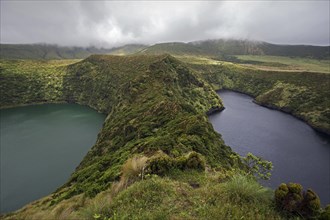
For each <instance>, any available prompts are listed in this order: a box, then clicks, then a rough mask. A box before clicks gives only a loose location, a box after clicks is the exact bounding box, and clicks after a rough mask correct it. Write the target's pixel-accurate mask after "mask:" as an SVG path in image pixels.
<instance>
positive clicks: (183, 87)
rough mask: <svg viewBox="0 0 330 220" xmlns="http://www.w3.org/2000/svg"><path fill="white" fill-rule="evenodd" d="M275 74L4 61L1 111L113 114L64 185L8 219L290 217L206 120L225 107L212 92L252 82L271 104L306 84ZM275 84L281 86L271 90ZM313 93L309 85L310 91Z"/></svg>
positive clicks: (152, 59) (170, 60)
mask: <svg viewBox="0 0 330 220" xmlns="http://www.w3.org/2000/svg"><path fill="white" fill-rule="evenodd" d="M270 76H271V77H270V80H266V79H264V78H266V75H265V73H263V72H257V73H254V72H253V71H252V70H251V72H248V73H246V69H244V70H242V69H241V68H240V67H237V66H235V65H232V64H231V65H230V66H219V65H197V64H189V63H188V64H187V63H184V62H181V61H179V60H178V59H176V58H174V57H172V56H170V55H157V56H155V55H139V56H109V55H93V56H90V57H88V58H87V59H85V60H82V61H79V62H77V61H70V60H67V61H31V60H29V61H24V60H21V61H17V60H16V61H13V60H12V61H8V60H6V61H4V60H2V61H0V79H1V84H0V92H1V94H2V96H1V102H0V104H1V107H10V106H17V105H23V104H37V103H49V102H69V103H78V104H82V105H88V106H90V107H92V108H94V109H96V110H98V111H100V112H103V113H105V114H107V118H106V120H105V122H104V124H103V127H102V130H101V132H100V133H99V135H98V138H97V141H96V144H95V145H94V146H93V147H92V148H91V150H90V151H89V152H88V154H87V155H86V156H85V157H84V159H83V161H82V162H81V163H80V165H79V166H78V167H77V169H76V170H75V172H74V173H73V174H72V175H71V177H70V179H69V180H68V181H67V182H66V183H65V184H64V185H63V186H61V187H60V188H59V189H58V190H56V192H54V193H52V194H50V195H49V196H47V197H44V198H42V199H40V200H38V201H35V202H33V203H31V204H28V205H27V206H25V207H24V208H22V209H21V210H18V211H17V212H14V213H10V214H8V215H5V216H3V218H4V219H47V218H48V219H49V218H52V219H100V218H101V219H104V218H106V219H108V218H110V219H117V218H133V217H134V218H140V219H148V218H149V219H159V218H162V219H173V218H174V219H182V218H185V219H187V218H188V219H214V218H216V219H217V218H218V219H221V218H224V219H228V218H233V219H241V218H250V219H252V218H254V217H257V218H260V219H267V218H273V219H282V218H286V217H288V216H287V215H285V214H283V213H282V212H280V211H279V210H277V209H276V208H275V200H274V196H273V192H272V191H270V190H268V189H266V188H264V187H262V186H260V185H259V184H258V183H257V182H256V180H255V178H254V176H253V175H251V174H249V173H250V171H251V170H250V169H249V167H248V166H247V164H246V163H245V162H244V161H245V160H244V158H240V157H239V156H238V155H237V154H236V153H234V152H232V150H231V149H230V147H228V146H226V145H225V144H224V142H223V140H222V139H221V135H219V134H217V133H216V132H215V131H214V129H213V127H212V125H211V124H210V123H209V121H208V118H207V114H206V113H207V112H210V110H212V111H214V110H221V109H222V108H223V105H222V102H221V99H220V98H219V97H218V96H217V94H216V93H215V90H214V88H220V87H225V88H232V89H235V88H240V87H241V86H242V85H241V84H242V83H243V82H244V83H246V82H249V83H247V85H245V87H242V88H244V91H245V92H247V93H251V94H252V95H255V96H257V95H262V94H263V95H264V96H265V97H269V100H274V97H273V96H267V94H268V93H269V92H268V93H267V91H268V90H269V89H271V88H272V86H273V85H277V86H281V85H282V84H283V83H285V84H290V83H292V84H294V83H296V84H295V85H296V87H293V88H295V89H297V91H300V90H301V88H300V86H305V84H304V83H305V82H304V81H302V82H300V81H297V80H296V78H295V77H294V76H292V77H288V78H283V75H282V74H278V75H276V74H274V75H273V74H271V75H270ZM281 77H282V78H283V79H282V78H281ZM277 79H280V80H283V83H282V84H281V83H280V84H279V85H278V84H274V82H275V81H276V80H277ZM315 80H319V78H318V77H316V78H315ZM317 83H318V81H315V84H317ZM255 85H257V86H258V87H257V88H255V87H254V86H255ZM313 85H314V84H313ZM276 88H277V87H276ZM290 88H291V87H290ZM316 88H317V87H316V86H315V87H314V86H313V87H310V89H311V90H312V92H317V91H318V90H316ZM271 91H273V90H270V92H271ZM284 91H286V90H284ZM290 91H291V90H288V92H290ZM295 91H296V90H294V92H295ZM304 91H307V89H306V90H303V92H304ZM286 92H287V91H286ZM265 94H266V95H265ZM285 94H287V93H285ZM289 94H290V93H289ZM294 94H295V93H294ZM298 94H300V93H298ZM303 94H304V93H303ZM312 94H313V93H312ZM275 97H277V96H275ZM285 97H286V98H287V100H291V96H290V95H289V96H287V95H286V96H285ZM275 101H277V100H276V99H275ZM313 101H318V103H319V100H317V99H310V102H313ZM325 101H328V100H325ZM289 103H291V102H289ZM318 103H317V104H318ZM314 104H315V105H316V103H314ZM300 105H301V103H298V104H297V106H298V107H299V106H300ZM319 108H320V109H321V111H323V110H324V109H322V108H324V106H323V105H320V106H319ZM317 117H319V116H318V115H316V118H317ZM133 198H134V199H133ZM313 201H314V200H313Z"/></svg>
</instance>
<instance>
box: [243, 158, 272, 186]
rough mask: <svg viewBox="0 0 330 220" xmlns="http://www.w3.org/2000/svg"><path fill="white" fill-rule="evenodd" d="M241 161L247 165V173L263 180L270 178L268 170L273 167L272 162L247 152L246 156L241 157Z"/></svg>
mask: <svg viewBox="0 0 330 220" xmlns="http://www.w3.org/2000/svg"><path fill="white" fill-rule="evenodd" d="M242 162H243V164H245V165H246V166H247V168H248V172H249V174H251V175H253V176H255V177H257V178H260V179H264V180H268V179H269V178H270V176H271V172H270V171H271V170H272V169H273V164H272V162H270V161H267V160H264V159H262V158H261V157H258V156H255V155H253V154H252V153H248V154H247V155H246V157H243V158H242Z"/></svg>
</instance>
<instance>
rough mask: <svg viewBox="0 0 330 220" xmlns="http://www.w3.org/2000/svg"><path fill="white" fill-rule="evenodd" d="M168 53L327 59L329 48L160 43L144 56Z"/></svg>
mask: <svg viewBox="0 0 330 220" xmlns="http://www.w3.org/2000/svg"><path fill="white" fill-rule="evenodd" d="M164 52H166V53H170V54H176V55H183V54H188V55H206V56H216V57H218V56H225V55H272V56H289V57H309V58H316V59H328V58H329V57H330V46H311V45H280V44H271V43H267V42H258V41H248V40H224V39H219V40H205V41H195V42H190V43H162V44H155V45H153V46H150V47H147V48H146V49H144V50H143V51H142V53H146V54H160V53H164Z"/></svg>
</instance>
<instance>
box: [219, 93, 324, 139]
mask: <svg viewBox="0 0 330 220" xmlns="http://www.w3.org/2000/svg"><path fill="white" fill-rule="evenodd" d="M215 91H216V92H221V91H232V92H237V93H240V94H244V95H247V96H250V97H251V98H253V102H254V103H255V104H257V105H259V106H262V107H265V108H268V109H272V110H276V111H280V112H283V113H286V114H288V115H291V116H293V117H295V118H297V119H299V120H301V121H303V122H305V123H306V124H307V125H308V126H310V127H311V128H313V130H314V131H316V132H318V133H320V134H322V135H325V136H326V137H329V138H330V131H327V130H324V129H321V128H318V127H315V126H313V125H312V124H311V123H309V122H308V121H307V120H306V119H304V118H303V117H300V116H299V115H296V114H293V113H292V111H290V110H286V109H283V108H279V107H277V106H275V105H272V104H267V103H260V102H257V101H256V99H255V98H256V97H254V96H253V95H252V94H250V93H247V92H242V91H239V90H235V89H228V88H222V89H217V90H215ZM220 98H221V97H220Z"/></svg>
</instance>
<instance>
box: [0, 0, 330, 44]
mask: <svg viewBox="0 0 330 220" xmlns="http://www.w3.org/2000/svg"><path fill="white" fill-rule="evenodd" d="M329 26H330V21H329V1H291V2H290V1H221V2H217V1H210V2H208V1H203V2H198V1H192V2H188V1H182V2H177V1H168V2H163V1H154V2H152V1H148V2H138V1H128V2H120V1H114V2H113V1H1V43H50V44H59V45H66V46H103V47H112V46H118V45H123V44H128V43H144V44H154V43H160V42H171V41H183V42H190V41H196V40H202V39H216V38H236V39H237V38H238V39H251V40H259V41H267V42H272V43H281V44H314V45H329V44H330V43H329V37H330V36H329V35H330V34H329Z"/></svg>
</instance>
